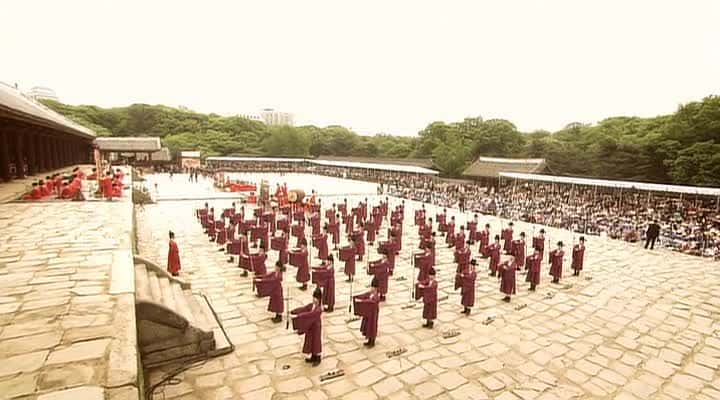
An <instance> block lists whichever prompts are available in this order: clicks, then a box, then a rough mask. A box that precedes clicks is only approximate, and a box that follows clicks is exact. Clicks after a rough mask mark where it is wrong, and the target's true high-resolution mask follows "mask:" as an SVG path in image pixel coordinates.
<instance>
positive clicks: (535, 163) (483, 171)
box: [463, 157, 546, 186]
mask: <svg viewBox="0 0 720 400" xmlns="http://www.w3.org/2000/svg"><path fill="white" fill-rule="evenodd" d="M545 168H546V166H545V159H544V158H499V157H478V158H477V159H476V160H475V161H474V162H473V163H472V164H470V166H469V167H467V168H466V169H465V171H464V172H463V176H464V177H466V178H470V179H473V180H476V181H480V182H482V183H483V184H487V185H489V186H497V185H499V184H500V180H501V179H502V176H501V175H500V173H501V172H517V173H526V174H537V173H541V172H543V171H544V170H545Z"/></svg>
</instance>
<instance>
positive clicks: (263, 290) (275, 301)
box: [255, 271, 285, 314]
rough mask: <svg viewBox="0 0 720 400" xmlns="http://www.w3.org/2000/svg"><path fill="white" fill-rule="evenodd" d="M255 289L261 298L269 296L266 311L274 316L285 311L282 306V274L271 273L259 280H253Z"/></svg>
mask: <svg viewBox="0 0 720 400" xmlns="http://www.w3.org/2000/svg"><path fill="white" fill-rule="evenodd" d="M255 287H256V288H257V290H258V294H260V296H261V297H266V296H270V301H268V308H267V310H268V311H270V312H274V313H276V314H282V312H283V311H285V305H284V304H283V300H284V299H283V288H282V273H280V272H274V271H273V272H271V273H269V274H265V275H263V276H262V277H260V278H255Z"/></svg>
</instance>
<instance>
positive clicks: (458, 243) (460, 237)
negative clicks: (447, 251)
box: [454, 231, 465, 249]
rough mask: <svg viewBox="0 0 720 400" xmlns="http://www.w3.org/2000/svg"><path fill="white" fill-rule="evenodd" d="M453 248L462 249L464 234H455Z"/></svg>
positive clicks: (463, 246)
mask: <svg viewBox="0 0 720 400" xmlns="http://www.w3.org/2000/svg"><path fill="white" fill-rule="evenodd" d="M454 246H455V249H464V248H465V234H464V233H462V231H461V232H459V233H458V234H457V235H455V244H454Z"/></svg>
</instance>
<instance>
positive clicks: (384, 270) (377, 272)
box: [368, 254, 390, 301]
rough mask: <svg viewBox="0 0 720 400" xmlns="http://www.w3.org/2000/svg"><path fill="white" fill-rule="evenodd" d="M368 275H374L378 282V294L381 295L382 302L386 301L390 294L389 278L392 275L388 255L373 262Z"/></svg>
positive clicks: (370, 264) (369, 266)
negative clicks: (388, 293)
mask: <svg viewBox="0 0 720 400" xmlns="http://www.w3.org/2000/svg"><path fill="white" fill-rule="evenodd" d="M368 269H369V270H368V274H369V275H373V276H374V277H375V279H377V281H378V292H379V293H380V301H385V296H386V295H387V292H388V277H389V275H390V261H388V257H387V254H383V257H382V259H380V260H378V261H371V262H370V263H369V264H368Z"/></svg>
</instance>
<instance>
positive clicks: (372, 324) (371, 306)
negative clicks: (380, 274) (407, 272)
mask: <svg viewBox="0 0 720 400" xmlns="http://www.w3.org/2000/svg"><path fill="white" fill-rule="evenodd" d="M377 288H378V281H377V279H375V278H373V280H372V282H371V283H370V291H369V292H365V293H363V294H359V295H357V296H354V297H353V304H354V307H353V309H354V310H355V315H359V316H361V317H362V321H360V332H361V333H362V334H363V336H365V337H366V338H367V342H365V343H364V345H365V346H367V347H373V346H375V338H377V332H378V317H379V314H380V304H379V303H380V295H379V294H378V291H377Z"/></svg>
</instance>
